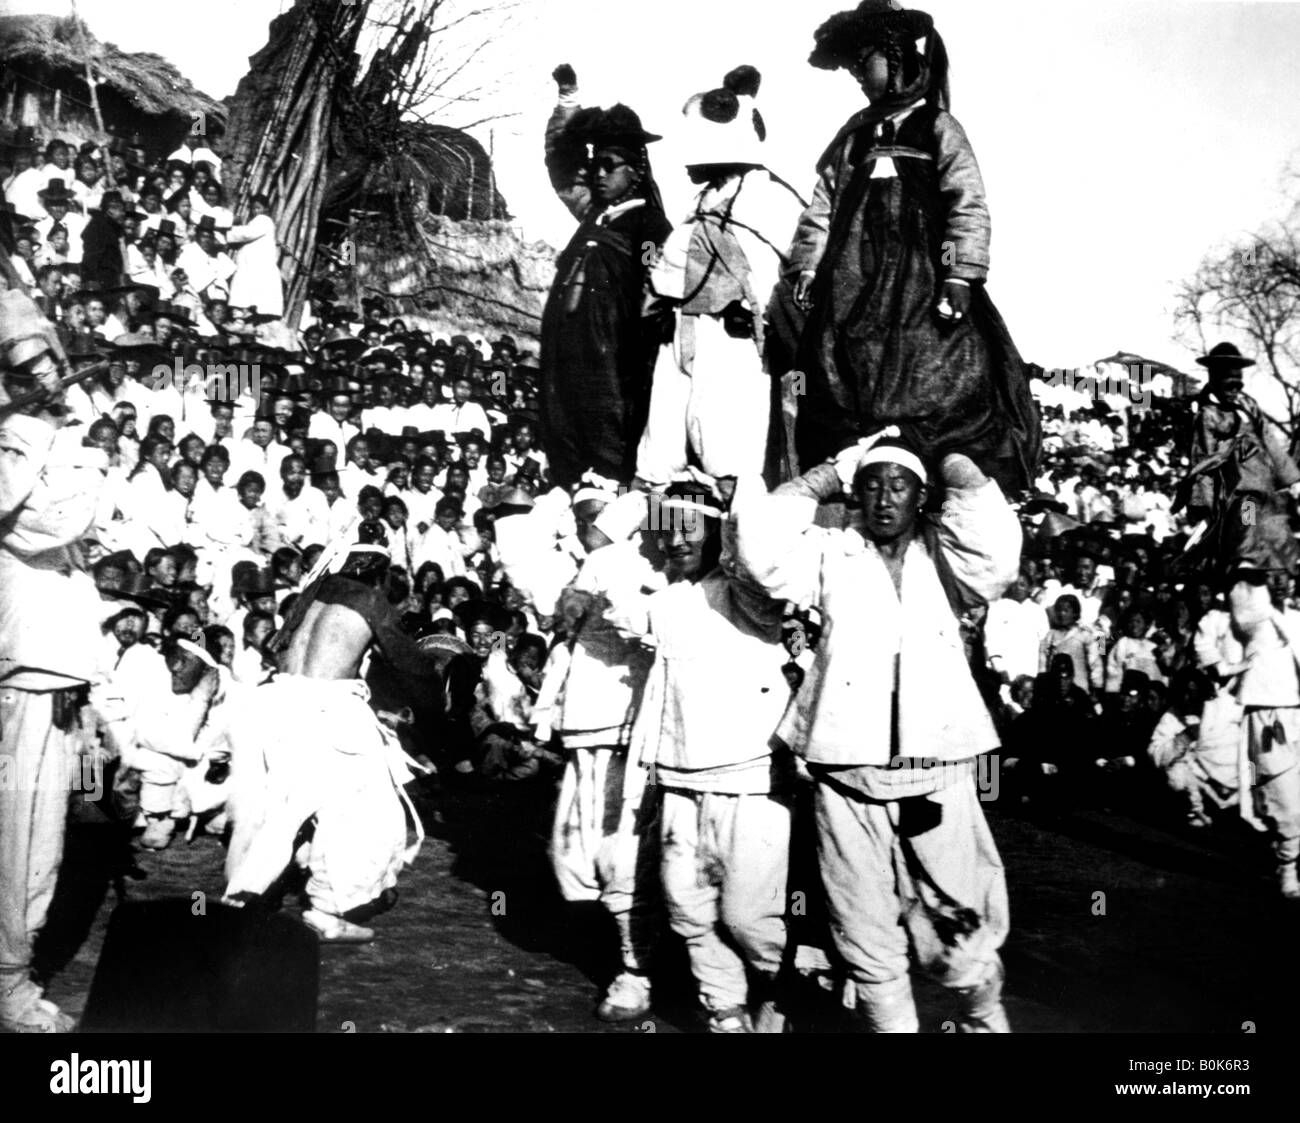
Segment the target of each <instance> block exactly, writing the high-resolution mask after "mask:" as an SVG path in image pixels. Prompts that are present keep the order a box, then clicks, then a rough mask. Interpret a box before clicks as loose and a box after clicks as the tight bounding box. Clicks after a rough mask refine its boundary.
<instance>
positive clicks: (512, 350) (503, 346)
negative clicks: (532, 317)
mask: <svg viewBox="0 0 1300 1123" xmlns="http://www.w3.org/2000/svg"><path fill="white" fill-rule="evenodd" d="M492 351H493V353H494V354H495V353H496V352H497V351H506V352H508V353H509V354H510V355H512V356H513V355H518V354H519V348H518V346H516V344H515V341H514V340H513V339H511V338H510V336H508V335H503V336H502V337H501V338H500V339H498V340H497V341H496V342H495V343H493V344H492Z"/></svg>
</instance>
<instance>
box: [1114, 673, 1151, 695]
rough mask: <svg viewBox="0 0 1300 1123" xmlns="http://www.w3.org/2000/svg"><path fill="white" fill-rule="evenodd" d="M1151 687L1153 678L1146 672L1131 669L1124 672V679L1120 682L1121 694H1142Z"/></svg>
mask: <svg viewBox="0 0 1300 1123" xmlns="http://www.w3.org/2000/svg"><path fill="white" fill-rule="evenodd" d="M1150 685H1151V676H1150V675H1148V674H1147V673H1146V671H1139V670H1135V669H1134V668H1132V667H1130V668H1129V669H1128V670H1126V671H1125V672H1124V677H1123V678H1122V679H1121V680H1120V684H1119V692H1120V693H1121V694H1141V693H1142V692H1143V691H1145V690H1146V688H1147V687H1148V686H1150Z"/></svg>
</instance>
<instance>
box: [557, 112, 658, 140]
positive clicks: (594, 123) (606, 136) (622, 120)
mask: <svg viewBox="0 0 1300 1123" xmlns="http://www.w3.org/2000/svg"><path fill="white" fill-rule="evenodd" d="M578 131H579V132H580V134H581V135H582V136H583V137H584V139H586V140H587V142H588V143H590V144H591V145H592V147H593V148H640V147H642V146H644V145H647V144H653V143H654V142H655V141H656V140H662V139H663V137H661V136H659V135H658V134H657V133H648V132H646V130H645V129H644V128H642V127H641V118H640V117H638V116H637V115H636V112H635V111H634V110H633V109H630V108H629V107H628V106H626V105H623V104H621V103H620V104H618V105H611V106H610V107H609V108H608V109H602V110H597V111H596V113H595V114H594V115H593V116H591V117H589V118H587V119H586V120H584V121H583V122H582V123H581V124H580V125H578Z"/></svg>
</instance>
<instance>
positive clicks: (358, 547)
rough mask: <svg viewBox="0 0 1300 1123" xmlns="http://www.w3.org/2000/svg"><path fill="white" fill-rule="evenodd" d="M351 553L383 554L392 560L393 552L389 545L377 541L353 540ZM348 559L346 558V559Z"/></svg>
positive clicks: (350, 548) (349, 550)
mask: <svg viewBox="0 0 1300 1123" xmlns="http://www.w3.org/2000/svg"><path fill="white" fill-rule="evenodd" d="M348 553H349V554H382V555H383V556H384V557H386V558H388V559H389V560H390V561H391V560H392V557H393V554H392V551H391V550H389V548H388V547H387V546H380V545H379V544H378V543H376V542H353V543H352V545H351V546H349V547H348ZM344 560H346V559H344Z"/></svg>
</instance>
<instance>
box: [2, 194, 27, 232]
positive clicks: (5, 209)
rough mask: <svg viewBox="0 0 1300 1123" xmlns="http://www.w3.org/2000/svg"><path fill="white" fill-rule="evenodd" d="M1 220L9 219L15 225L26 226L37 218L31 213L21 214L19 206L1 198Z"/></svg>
mask: <svg viewBox="0 0 1300 1123" xmlns="http://www.w3.org/2000/svg"><path fill="white" fill-rule="evenodd" d="M0 221H7V222H9V223H10V224H11V225H13V226H26V225H30V224H31V223H33V222H35V221H36V219H34V218H33V217H32V216H31V215H26V214H19V213H18V211H17V208H15V207H14V205H13V203H11V202H9V200H8V199H0Z"/></svg>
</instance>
